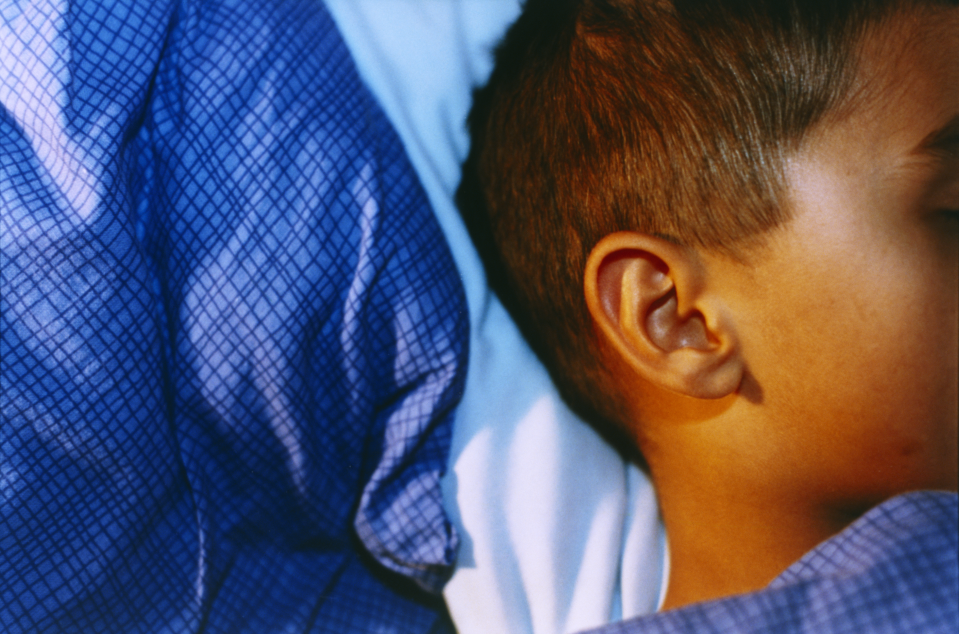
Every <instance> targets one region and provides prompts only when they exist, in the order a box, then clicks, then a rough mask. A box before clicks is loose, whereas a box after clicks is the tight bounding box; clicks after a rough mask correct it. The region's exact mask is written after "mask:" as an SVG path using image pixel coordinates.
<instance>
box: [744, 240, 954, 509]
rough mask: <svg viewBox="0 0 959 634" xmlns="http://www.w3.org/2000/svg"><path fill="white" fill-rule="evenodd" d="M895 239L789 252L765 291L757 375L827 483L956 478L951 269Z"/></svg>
mask: <svg viewBox="0 0 959 634" xmlns="http://www.w3.org/2000/svg"><path fill="white" fill-rule="evenodd" d="M873 243H875V242H873ZM859 244H867V242H865V241H862V242H859ZM903 244H904V248H901V249H897V248H896V247H895V246H892V245H888V246H886V245H884V247H883V248H878V249H873V250H863V251H861V252H857V251H855V250H854V249H852V248H838V249H835V250H832V251H829V250H825V251H821V252H819V253H818V256H817V257H816V258H815V259H810V258H804V259H798V260H797V262H799V264H800V266H796V267H795V268H793V270H792V272H791V273H787V275H786V278H787V279H783V280H782V283H781V284H780V285H779V287H778V291H777V292H775V293H773V296H772V297H769V298H768V300H767V301H770V302H772V304H771V305H773V306H776V307H777V309H776V310H775V311H771V314H770V317H769V318H768V319H767V320H766V323H765V328H763V330H764V337H763V339H764V340H763V341H762V342H761V344H760V345H758V346H757V349H765V350H766V351H767V352H768V354H767V355H766V356H765V358H760V364H759V366H761V367H762V368H763V371H762V373H759V368H758V367H757V377H756V378H757V381H758V382H759V384H760V387H761V388H762V389H763V392H764V394H765V396H766V398H767V402H768V404H769V405H770V406H771V407H773V408H775V409H777V410H778V411H780V412H781V413H782V416H783V419H782V420H783V421H784V425H785V426H784V429H783V433H784V434H786V435H787V436H788V437H789V438H790V442H794V443H795V444H794V445H793V446H795V447H803V448H804V451H803V452H802V455H801V456H797V459H798V460H799V461H800V462H803V461H804V462H805V464H801V465H799V466H798V467H797V468H798V469H799V470H805V473H806V475H807V477H809V478H811V479H813V480H819V481H820V482H821V484H822V486H823V487H826V488H829V487H836V488H846V489H849V490H851V489H860V490H861V491H860V492H861V494H862V495H863V496H866V497H869V496H873V495H874V496H876V497H877V498H882V497H884V496H886V495H887V494H891V493H895V492H898V491H901V490H905V489H909V488H925V487H935V488H942V487H946V488H955V486H956V485H955V483H954V482H955V480H956V477H957V476H956V464H957V462H959V457H957V456H959V449H957V444H956V443H957V439H956V428H957V424H956V423H957V418H959V409H957V408H959V402H957V393H959V369H957V366H959V361H957V358H959V321H957V319H959V317H957V309H956V307H957V297H959V290H957V287H956V282H957V280H956V279H955V276H951V277H952V279H946V278H949V277H950V275H949V274H947V275H945V276H944V275H943V270H944V268H943V261H942V259H941V258H939V257H938V254H937V252H936V251H935V250H934V249H933V250H929V249H918V248H912V249H910V248H907V247H908V246H909V245H910V244H911V245H912V246H913V247H915V246H917V245H916V243H915V242H913V243H910V242H908V241H904V242H903ZM927 246H928V245H927ZM945 270H948V268H947V269H945ZM783 271H784V273H785V272H786V271H787V269H786V268H785V267H784V269H783ZM789 278H791V281H790V279H789ZM787 421H789V422H787ZM950 483H952V484H950Z"/></svg>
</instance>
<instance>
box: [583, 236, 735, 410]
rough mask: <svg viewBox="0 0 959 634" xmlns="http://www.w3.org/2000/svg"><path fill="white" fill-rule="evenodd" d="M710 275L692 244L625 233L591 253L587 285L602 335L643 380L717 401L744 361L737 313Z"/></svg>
mask: <svg viewBox="0 0 959 634" xmlns="http://www.w3.org/2000/svg"><path fill="white" fill-rule="evenodd" d="M705 273H706V271H705V268H704V264H703V263H702V261H701V259H700V258H699V257H698V254H697V253H696V251H695V250H693V249H690V248H687V247H682V246H678V245H675V244H673V243H671V242H667V241H666V240H662V239H660V238H656V237H654V236H649V235H646V234H641V233H633V232H620V233H614V234H610V235H608V236H606V237H605V238H603V239H602V240H601V241H600V242H599V244H597V245H596V247H595V248H594V249H593V251H592V252H591V253H590V256H589V258H588V260H587V263H586V276H585V283H584V286H585V289H584V290H585V294H586V303H587V305H588V306H589V311H590V313H591V314H592V317H593V320H594V322H595V323H596V324H597V326H598V329H599V331H600V333H601V336H602V337H604V338H605V339H606V342H607V343H608V344H609V348H610V349H612V350H613V351H615V353H616V354H618V355H619V356H620V357H622V359H623V360H624V361H625V362H626V363H627V364H628V365H629V366H630V367H632V368H633V369H634V370H635V371H636V372H637V373H638V374H639V375H640V376H641V377H643V378H644V379H646V380H647V381H648V382H650V383H652V384H653V385H656V386H659V387H661V388H665V389H667V390H670V391H672V392H677V393H679V394H684V395H686V396H692V397H695V398H701V399H714V398H722V397H724V396H727V395H729V394H732V393H733V392H736V391H737V389H738V388H739V384H740V382H741V381H742V378H743V370H744V364H743V362H742V359H741V355H740V351H739V350H738V346H737V345H736V337H735V331H734V329H733V323H732V319H731V315H729V314H728V313H729V311H728V310H727V308H726V306H725V305H724V304H723V302H722V299H721V298H720V297H717V296H715V295H713V294H711V293H710V292H709V289H708V288H707V285H706V275H705Z"/></svg>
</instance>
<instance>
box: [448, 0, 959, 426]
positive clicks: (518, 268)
mask: <svg viewBox="0 0 959 634" xmlns="http://www.w3.org/2000/svg"><path fill="white" fill-rule="evenodd" d="M920 4H930V3H921V2H902V1H899V2H895V1H891V0H890V1H883V0H845V1H843V0H685V1H683V0H675V1H674V2H669V1H656V0H645V1H643V0H529V1H528V2H527V3H526V6H525V7H524V10H523V14H522V15H521V17H520V18H519V20H518V21H517V22H516V23H515V24H514V25H513V26H512V28H511V29H510V30H509V32H508V33H507V35H506V37H505V39H504V40H503V42H502V43H501V44H500V46H499V47H498V49H497V51H496V65H495V68H494V71H493V73H492V75H491V78H490V80H489V83H488V84H487V85H486V86H485V87H484V88H482V89H480V90H478V91H477V92H476V94H475V102H474V106H473V110H472V112H471V114H470V118H469V129H470V133H471V137H472V146H471V149H470V154H469V157H468V158H467V160H466V163H465V165H464V173H463V180H462V183H461V185H460V188H459V190H458V192H457V202H458V204H459V206H460V209H461V212H462V214H463V216H464V219H465V221H466V224H467V226H468V227H469V229H470V232H471V235H472V236H473V239H474V241H475V242H476V244H477V247H478V248H479V251H480V253H481V256H482V257H483V260H484V262H485V264H486V270H487V274H488V276H489V280H490V283H491V285H492V286H493V288H494V289H495V290H496V292H497V294H498V295H499V296H500V298H501V299H502V300H503V303H504V305H505V306H506V307H507V308H508V309H509V310H510V312H511V314H512V315H513V317H514V319H516V321H517V323H518V325H519V326H520V329H521V330H522V331H523V332H524V334H525V335H526V337H527V339H528V340H529V342H530V344H531V346H532V347H533V349H534V350H535V351H536V353H537V354H538V355H539V357H540V358H541V359H542V360H543V362H544V364H545V365H546V367H547V368H548V369H549V371H550V373H551V375H552V377H553V379H554V381H555V382H556V384H557V386H558V388H559V390H560V392H561V393H562V394H563V396H564V398H565V399H566V400H567V402H568V403H569V404H570V405H571V406H572V407H573V409H574V410H576V411H577V412H578V413H580V415H582V416H584V417H585V418H587V419H590V420H592V421H594V422H596V423H598V424H599V425H600V427H601V428H603V427H605V428H606V430H607V431H609V429H610V428H613V429H615V428H616V427H618V426H620V425H622V423H623V422H624V421H622V420H621V418H622V414H621V412H622V411H623V409H622V405H623V403H621V402H620V401H619V399H618V398H616V397H615V395H614V394H610V392H609V388H608V385H609V384H608V379H609V376H607V372H606V371H605V369H604V360H603V358H602V355H601V354H600V353H599V351H598V348H597V343H596V340H595V333H594V330H593V326H592V321H591V318H590V315H589V312H588V310H587V308H586V304H585V300H584V298H583V290H582V289H583V273H584V270H585V263H586V259H587V257H588V255H589V253H590V251H591V250H592V248H593V246H594V245H595V244H596V243H597V242H598V241H599V240H600V239H602V238H603V237H604V236H606V235H608V234H610V233H613V232H616V231H623V230H629V231H638V232H643V233H647V234H651V235H658V236H661V237H664V238H666V239H668V240H671V241H674V242H676V243H679V244H684V245H689V246H695V247H702V248H709V249H717V250H720V251H723V252H726V253H729V254H731V255H735V254H737V253H738V252H740V249H743V248H745V246H746V245H749V244H751V243H755V242H757V241H761V236H762V235H763V234H764V233H765V232H767V231H768V230H769V229H771V228H773V227H775V226H777V225H779V224H781V223H783V222H784V221H785V220H787V219H788V210H787V209H786V207H785V206H784V205H783V204H781V197H782V190H783V182H782V181H783V178H782V172H783V162H784V158H785V157H786V156H787V155H788V153H789V152H790V151H791V150H794V149H795V148H796V147H798V145H799V143H800V142H801V140H802V138H803V136H804V135H805V134H806V133H807V132H808V131H809V130H810V129H811V128H812V127H813V126H814V125H815V124H817V123H818V122H820V121H822V120H823V119H824V117H826V116H827V115H828V114H830V113H833V112H838V108H839V106H840V105H842V104H843V103H845V102H847V101H848V98H849V96H850V95H851V94H852V93H854V92H855V91H853V90H851V87H852V86H853V85H854V75H855V70H856V69H855V66H856V47H857V45H858V43H859V42H860V41H861V40H862V35H863V33H864V32H865V30H866V28H867V27H868V26H869V25H874V24H877V23H878V22H879V21H880V20H883V19H884V18H885V17H887V16H890V15H892V14H894V13H897V14H898V13H899V11H897V9H898V10H905V9H907V8H909V7H913V6H916V5H920ZM932 4H936V3H932ZM939 4H942V3H939ZM949 4H952V5H954V4H955V2H952V3H949ZM604 423H606V424H605V425H604ZM610 423H611V424H612V425H610Z"/></svg>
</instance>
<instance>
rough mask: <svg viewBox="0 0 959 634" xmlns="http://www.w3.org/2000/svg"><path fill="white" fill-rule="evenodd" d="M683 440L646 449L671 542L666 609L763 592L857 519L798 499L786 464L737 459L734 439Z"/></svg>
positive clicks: (807, 499)
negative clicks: (751, 592) (808, 552)
mask: <svg viewBox="0 0 959 634" xmlns="http://www.w3.org/2000/svg"><path fill="white" fill-rule="evenodd" d="M693 427H695V426H693ZM685 429H687V430H689V429H690V428H689V427H686V428H685ZM682 436H683V434H680V435H679V436H678V437H672V438H668V439H667V438H663V439H661V440H662V442H657V443H655V445H656V447H655V448H652V447H643V453H644V455H645V456H646V457H647V459H648V460H649V464H650V470H651V472H652V477H653V481H654V483H655V486H656V490H657V494H658V495H659V502H660V508H661V511H662V515H663V521H664V523H665V526H666V534H667V535H668V537H669V550H670V574H669V586H668V588H667V593H666V599H665V603H664V605H663V607H664V609H666V608H674V607H679V606H682V605H686V604H688V603H693V602H697V601H705V600H708V599H714V598H718V597H723V596H728V595H732V594H739V593H742V592H749V591H753V590H758V589H760V588H762V587H764V586H766V585H767V584H768V583H769V582H770V581H772V580H773V579H774V578H775V577H776V576H778V575H779V574H780V573H781V572H782V571H783V570H785V569H786V568H787V567H789V565H791V564H792V563H793V562H795V561H796V560H797V559H799V558H800V557H802V555H803V554H805V553H806V552H807V551H809V550H810V549H812V548H813V547H815V546H816V545H817V544H819V543H820V542H822V541H823V540H825V539H827V538H829V537H831V536H832V535H834V534H835V533H837V532H839V531H840V530H842V529H843V528H844V527H845V526H846V525H847V524H848V523H849V522H851V521H852V519H853V517H851V516H846V515H839V514H836V513H833V512H830V511H829V510H828V509H826V508H824V507H823V506H822V505H819V504H818V501H817V500H816V497H815V496H814V495H804V494H799V495H797V494H796V493H795V491H796V489H803V487H801V486H800V487H797V486H796V483H795V481H794V480H793V479H792V478H791V477H789V476H788V475H787V474H786V472H784V471H787V470H783V469H782V463H780V464H779V465H777V464H775V461H770V462H765V461H762V462H765V464H757V463H758V462H759V461H757V460H756V457H755V455H754V456H752V459H749V458H747V457H746V456H741V455H735V454H736V450H737V448H741V446H742V443H739V442H737V441H736V440H734V439H731V438H726V439H725V440H727V443H726V444H724V443H723V439H717V438H716V437H715V436H713V437H709V438H706V439H703V438H698V439H691V438H689V437H688V436H687V437H682ZM656 449H659V450H660V451H656ZM767 451H768V452H769V453H771V454H772V455H773V456H774V455H775V454H776V453H777V452H776V451H775V450H771V448H769V447H763V452H760V453H765V452H767ZM664 454H665V455H664ZM743 464H746V465H750V468H747V469H739V468H736V467H737V466H739V465H743Z"/></svg>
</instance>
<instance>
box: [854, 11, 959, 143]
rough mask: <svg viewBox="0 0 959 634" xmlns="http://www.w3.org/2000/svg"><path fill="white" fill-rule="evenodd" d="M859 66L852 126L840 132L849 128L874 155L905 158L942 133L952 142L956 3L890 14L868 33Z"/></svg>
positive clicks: (958, 28) (957, 60) (957, 72)
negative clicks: (937, 7)
mask: <svg viewBox="0 0 959 634" xmlns="http://www.w3.org/2000/svg"><path fill="white" fill-rule="evenodd" d="M858 66H859V67H858V72H857V77H856V82H855V85H854V89H853V91H852V92H851V95H850V99H849V107H848V108H847V110H846V112H847V113H848V115H847V116H848V120H847V121H845V123H846V124H847V125H846V126H843V125H839V126H836V128H837V129H836V132H837V133H841V132H842V128H843V127H845V128H846V130H845V131H846V132H852V133H854V134H855V135H856V136H858V137H860V141H861V142H860V144H859V145H861V146H862V149H863V150H864V151H866V152H868V153H869V155H870V156H872V157H874V158H876V159H878V158H879V157H882V156H890V157H892V156H896V157H899V158H903V157H908V156H910V155H912V154H913V153H914V152H915V151H917V150H920V151H921V150H922V149H923V145H924V143H926V142H928V141H933V140H935V137H936V135H937V134H938V135H939V137H942V135H943V134H945V138H946V139H949V138H952V139H955V123H956V117H957V116H959V8H941V9H936V10H922V11H920V10H913V11H909V12H905V13H900V14H894V15H892V16H890V17H889V18H887V19H886V20H884V21H883V22H882V23H881V24H879V25H876V26H874V27H873V28H871V29H869V31H868V32H867V34H866V35H865V37H864V38H863V41H862V43H861V47H860V58H859V65H858ZM950 128H952V134H950V133H949V132H950ZM939 140H940V141H941V140H942V139H941V138H940V139H939Z"/></svg>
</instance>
